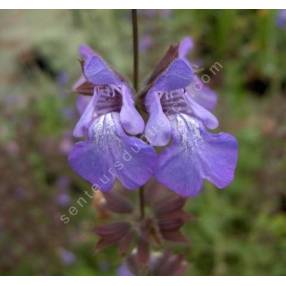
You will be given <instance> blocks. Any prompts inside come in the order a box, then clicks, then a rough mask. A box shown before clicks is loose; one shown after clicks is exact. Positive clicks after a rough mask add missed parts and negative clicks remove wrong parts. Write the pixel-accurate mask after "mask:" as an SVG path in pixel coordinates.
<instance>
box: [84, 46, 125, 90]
mask: <svg viewBox="0 0 286 286" xmlns="http://www.w3.org/2000/svg"><path fill="white" fill-rule="evenodd" d="M79 51H80V55H81V57H82V58H83V60H84V64H83V73H84V75H85V77H86V78H87V80H88V81H89V82H91V83H93V84H95V85H109V84H119V83H121V80H120V79H119V77H118V76H117V75H116V73H115V72H114V71H113V70H112V69H111V68H110V67H109V66H108V65H107V63H106V62H105V61H104V60H103V59H102V58H101V57H100V56H99V55H98V54H96V53H95V52H93V51H92V49H91V48H90V47H88V46H86V45H81V46H80V50H79Z"/></svg>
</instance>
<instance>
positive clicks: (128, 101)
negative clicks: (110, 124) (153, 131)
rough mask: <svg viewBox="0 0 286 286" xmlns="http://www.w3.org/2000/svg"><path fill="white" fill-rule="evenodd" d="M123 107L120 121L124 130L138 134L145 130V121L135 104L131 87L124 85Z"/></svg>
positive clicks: (122, 89)
mask: <svg viewBox="0 0 286 286" xmlns="http://www.w3.org/2000/svg"><path fill="white" fill-rule="evenodd" d="M121 92H122V107H121V111H120V122H121V124H122V126H123V128H124V130H125V131H126V132H127V133H129V134H131V135H137V134H140V133H142V132H143V131H144V121H143V118H142V117H141V115H140V114H139V112H138V111H137V110H136V108H135V106H134V101H133V98H132V94H131V92H130V90H129V88H128V87H127V86H125V85H122V88H121Z"/></svg>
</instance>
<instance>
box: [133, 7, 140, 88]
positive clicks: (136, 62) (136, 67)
mask: <svg viewBox="0 0 286 286" xmlns="http://www.w3.org/2000/svg"><path fill="white" fill-rule="evenodd" d="M132 31H133V84H134V88H135V90H136V91H137V92H138V87H139V86H138V78H139V52H138V17H137V10H136V9H132Z"/></svg>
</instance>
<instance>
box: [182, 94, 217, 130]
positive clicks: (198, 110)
mask: <svg viewBox="0 0 286 286" xmlns="http://www.w3.org/2000/svg"><path fill="white" fill-rule="evenodd" d="M186 100H187V101H188V102H189V106H190V108H191V109H192V113H193V115H194V116H195V117H197V118H198V119H200V120H201V121H202V122H203V123H204V125H205V126H206V127H207V128H209V129H215V128H217V127H218V125H219V123H218V120H217V118H216V117H215V116H214V115H213V114H212V113H211V112H209V111H208V110H207V109H205V108H204V107H202V106H201V105H200V104H198V103H196V101H195V100H193V99H192V98H191V97H188V96H187V97H186Z"/></svg>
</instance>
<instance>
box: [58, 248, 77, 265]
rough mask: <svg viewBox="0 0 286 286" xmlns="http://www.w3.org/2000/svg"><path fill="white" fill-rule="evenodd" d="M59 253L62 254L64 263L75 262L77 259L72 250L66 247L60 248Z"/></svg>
mask: <svg viewBox="0 0 286 286" xmlns="http://www.w3.org/2000/svg"><path fill="white" fill-rule="evenodd" d="M59 255H60V258H61V260H62V262H63V264H65V265H71V264H74V263H75V261H76V257H75V255H74V254H73V253H72V252H71V251H69V250H66V249H64V248H60V249H59Z"/></svg>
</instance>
